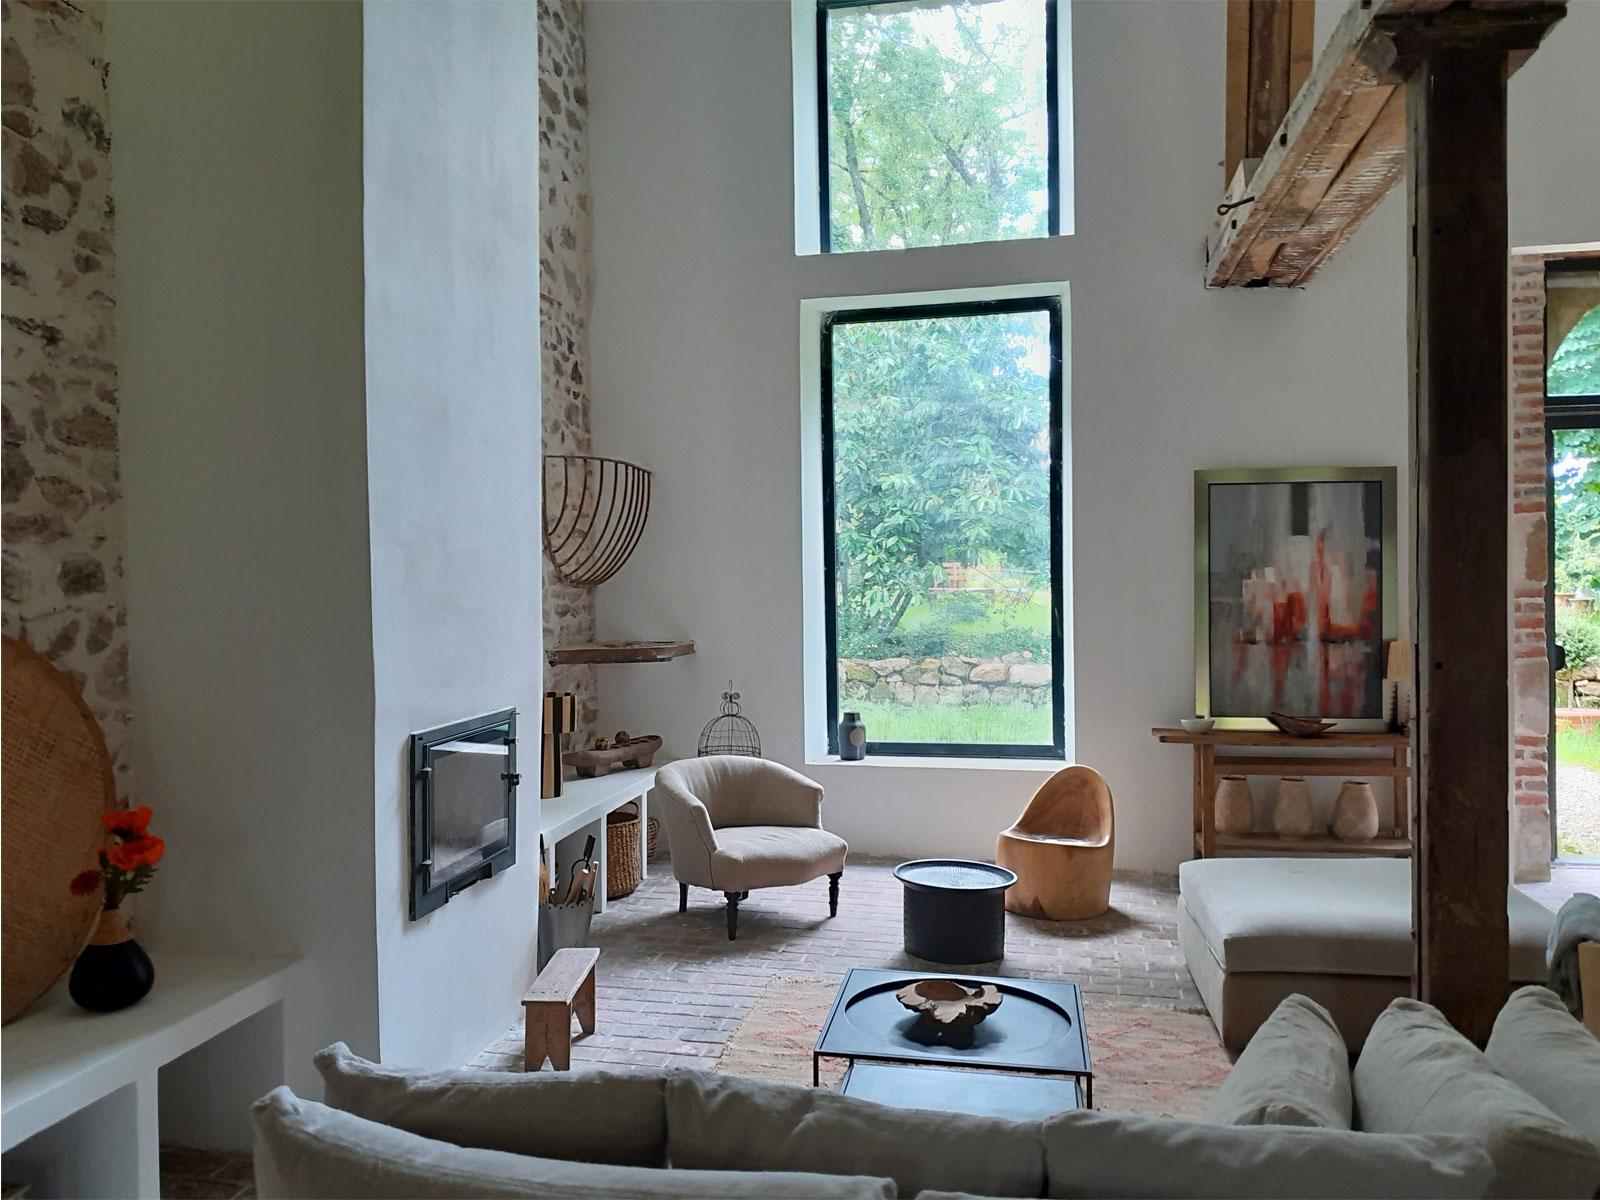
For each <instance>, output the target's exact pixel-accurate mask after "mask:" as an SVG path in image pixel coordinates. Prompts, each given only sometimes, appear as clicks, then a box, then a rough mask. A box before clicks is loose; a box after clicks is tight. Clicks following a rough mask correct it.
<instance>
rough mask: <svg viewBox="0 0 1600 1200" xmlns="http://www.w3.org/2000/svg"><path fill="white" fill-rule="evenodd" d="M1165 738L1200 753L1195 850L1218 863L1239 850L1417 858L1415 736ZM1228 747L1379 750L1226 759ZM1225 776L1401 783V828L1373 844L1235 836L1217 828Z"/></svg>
mask: <svg viewBox="0 0 1600 1200" xmlns="http://www.w3.org/2000/svg"><path fill="white" fill-rule="evenodd" d="M1150 732H1151V733H1152V734H1154V735H1155V738H1156V740H1157V741H1161V742H1168V743H1172V744H1176V745H1184V746H1191V747H1193V748H1194V853H1195V857H1197V858H1215V857H1217V855H1218V854H1222V853H1226V852H1228V851H1236V850H1253V851H1257V852H1260V851H1270V852H1271V853H1273V854H1295V853H1303V854H1382V855H1394V856H1408V855H1410V853H1411V804H1410V793H1411V762H1410V750H1411V735H1410V734H1409V733H1405V732H1401V733H1387V732H1379V733H1326V734H1323V735H1322V736H1321V737H1314V738H1302V737H1291V736H1290V735H1289V734H1287V733H1279V732H1278V731H1277V730H1275V729H1262V730H1256V729H1213V730H1212V731H1211V732H1210V733H1187V732H1185V731H1184V730H1182V729H1163V728H1159V727H1158V728H1155V729H1152V730H1151V731H1150ZM1219 747H1221V748H1223V749H1224V750H1231V749H1232V748H1234V747H1239V748H1242V749H1250V750H1286V749H1290V748H1293V749H1295V750H1300V751H1319V750H1320V751H1327V750H1371V751H1375V752H1376V753H1375V754H1374V755H1372V756H1368V757H1362V758H1355V757H1351V758H1338V757H1335V756H1332V755H1328V754H1316V753H1311V754H1305V755H1304V756H1300V755H1267V754H1234V753H1223V754H1218V753H1217V750H1218V748H1219ZM1219 775H1278V776H1283V775H1305V776H1311V775H1340V776H1345V777H1347V778H1356V779H1360V778H1367V777H1381V778H1386V779H1393V780H1394V821H1395V828H1392V829H1380V830H1378V836H1377V837H1375V838H1373V839H1371V840H1370V841H1362V842H1347V841H1345V840H1344V839H1342V838H1336V837H1334V836H1333V835H1331V834H1322V835H1319V836H1315V837H1303V838H1281V837H1279V836H1278V835H1277V834H1275V833H1272V832H1270V831H1267V832H1260V833H1252V834H1248V835H1246V836H1244V837H1230V836H1229V835H1227V834H1224V833H1218V832H1217V829H1216V805H1215V803H1214V800H1215V797H1216V794H1217V777H1218V776H1219Z"/></svg>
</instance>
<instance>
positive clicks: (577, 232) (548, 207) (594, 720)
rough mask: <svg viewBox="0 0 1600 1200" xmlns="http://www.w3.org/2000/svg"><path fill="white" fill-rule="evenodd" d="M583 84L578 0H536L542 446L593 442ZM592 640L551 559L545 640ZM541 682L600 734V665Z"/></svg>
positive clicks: (556, 672) (586, 617)
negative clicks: (574, 697) (572, 695)
mask: <svg viewBox="0 0 1600 1200" xmlns="http://www.w3.org/2000/svg"><path fill="white" fill-rule="evenodd" d="M587 84H588V73H587V65H586V61H585V52H584V40H583V4H582V0H539V188H540V195H539V236H540V250H539V291H540V295H541V306H540V314H541V320H540V333H539V338H540V344H541V354H542V359H543V363H542V365H543V371H542V384H543V391H544V398H543V404H544V452H545V453H546V454H589V453H591V452H592V450H593V443H592V440H591V436H590V426H589V305H590V294H591V288H592V284H593V280H594V254H593V238H594V219H593V214H592V213H591V211H590V207H589V94H588V91H587ZM594 640H595V623H594V590H593V589H592V588H575V587H568V586H567V585H565V584H563V583H561V582H560V581H559V580H558V579H556V577H555V574H554V572H553V571H552V570H551V567H550V562H549V559H548V557H547V558H546V559H545V564H544V642H545V646H546V647H552V646H562V645H573V644H576V643H582V642H592V641H594ZM545 687H547V688H551V689H555V690H557V691H564V692H576V693H577V694H578V729H579V732H580V733H584V734H590V735H593V734H594V733H596V732H598V729H599V696H598V692H597V678H596V670H595V668H594V667H546V669H545ZM574 744H577V742H576V739H574ZM583 744H587V742H586V741H585V742H584V743H583Z"/></svg>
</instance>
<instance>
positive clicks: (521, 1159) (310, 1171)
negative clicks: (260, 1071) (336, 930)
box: [254, 1087, 895, 1200]
mask: <svg viewBox="0 0 1600 1200" xmlns="http://www.w3.org/2000/svg"><path fill="white" fill-rule="evenodd" d="M254 1115H255V1127H256V1144H255V1167H256V1193H257V1195H259V1196H261V1197H262V1198H263V1200H271V1198H273V1197H281V1198H283V1200H320V1198H328V1200H342V1198H347V1197H348V1198H354V1200H388V1198H389V1197H422V1198H431V1197H454V1196H464V1197H479V1196H485V1197H487V1196H542V1197H550V1198H553V1200H568V1198H570V1200H590V1198H593V1200H603V1198H605V1197H663V1198H679V1197H681V1198H684V1200H688V1198H689V1197H700V1196H709V1197H719V1198H720V1197H746V1196H780V1197H813V1196H815V1197H841V1198H843V1197H875V1198H882V1197H893V1196H894V1194H895V1192H894V1182H893V1180H889V1179H867V1178H862V1177H860V1176H849V1175H820V1174H818V1175H805V1174H794V1173H787V1174H784V1173H780V1174H754V1173H751V1172H745V1171H670V1170H667V1169H666V1168H664V1167H617V1166H609V1165H600V1164H595V1163H575V1162H563V1161H560V1160H557V1159H550V1158H533V1157H529V1156H526V1155H521V1154H508V1153H506V1152H504V1151H501V1150H479V1149H474V1148H466V1147H462V1146H454V1145H451V1144H450V1143H449V1142H441V1141H435V1140H434V1139H432V1138H425V1137H419V1136H418V1135H416V1134H414V1133H407V1132H405V1131H404V1130H401V1129H392V1128H390V1127H389V1126H387V1125H382V1124H379V1123H378V1122H376V1121H368V1120H365V1119H363V1118H361V1117H358V1116H355V1115H354V1114H352V1113H347V1112H340V1111H339V1110H338V1109H334V1108H328V1107H327V1106H326V1105H322V1104H317V1103H315V1102H314V1101H310V1100H301V1099H299V1098H298V1097H296V1096H295V1095H294V1093H292V1092H291V1091H290V1090H289V1089H288V1088H286V1087H280V1088H277V1089H276V1090H274V1091H273V1092H271V1093H270V1094H269V1095H267V1096H266V1097H264V1098H263V1099H261V1100H258V1101H256V1104H255V1110H254Z"/></svg>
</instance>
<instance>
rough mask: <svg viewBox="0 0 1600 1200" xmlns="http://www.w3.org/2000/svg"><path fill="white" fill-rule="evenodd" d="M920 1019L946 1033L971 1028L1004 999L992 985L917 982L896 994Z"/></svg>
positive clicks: (951, 980)
mask: <svg viewBox="0 0 1600 1200" xmlns="http://www.w3.org/2000/svg"><path fill="white" fill-rule="evenodd" d="M895 999H897V1000H899V1001H900V1003H901V1004H904V1005H905V1006H906V1007H907V1008H909V1009H910V1010H911V1011H912V1012H914V1013H916V1014H917V1015H918V1016H919V1017H920V1018H921V1019H922V1020H924V1021H928V1022H931V1023H932V1024H934V1025H938V1026H940V1027H942V1028H944V1029H947V1030H958V1029H970V1028H971V1027H972V1026H974V1025H976V1024H978V1023H979V1022H980V1021H982V1020H983V1019H984V1018H985V1017H987V1016H988V1015H989V1014H990V1013H992V1012H993V1011H994V1010H995V1009H997V1008H999V1007H1000V1002H1001V1001H1002V1000H1004V999H1005V997H1004V996H1002V995H1001V994H1000V989H999V988H997V987H995V985H994V984H992V983H985V984H983V985H981V986H979V987H975V988H969V987H967V986H965V985H964V984H961V983H957V982H956V981H955V980H954V979H919V980H918V981H917V982H916V983H908V984H906V985H905V987H903V988H901V989H900V990H899V991H897V992H896V993H895Z"/></svg>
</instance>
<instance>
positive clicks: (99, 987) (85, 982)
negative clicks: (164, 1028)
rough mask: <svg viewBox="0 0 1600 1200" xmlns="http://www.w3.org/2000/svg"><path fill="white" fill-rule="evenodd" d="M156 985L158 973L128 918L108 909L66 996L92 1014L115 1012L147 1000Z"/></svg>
mask: <svg viewBox="0 0 1600 1200" xmlns="http://www.w3.org/2000/svg"><path fill="white" fill-rule="evenodd" d="M155 981H156V969H155V967H154V966H153V965H152V964H151V962H150V956H149V955H148V954H146V953H145V952H144V947H142V946H141V945H139V943H138V942H136V941H134V939H133V930H132V929H131V928H130V927H129V924H128V918H127V917H126V916H124V915H123V913H122V911H121V910H120V909H116V908H107V909H103V910H102V911H101V913H100V921H99V923H98V924H97V925H95V927H94V933H93V934H91V935H90V936H89V944H88V945H87V946H85V947H84V948H83V953H82V954H80V955H78V961H77V962H76V963H74V964H73V966H72V975H71V977H70V978H69V979H68V980H67V994H68V995H69V996H71V997H72V999H73V1002H74V1003H76V1004H77V1005H78V1006H79V1007H81V1008H87V1009H88V1010H89V1011H90V1012H116V1011H117V1010H118V1009H119V1008H127V1007H128V1006H129V1005H130V1004H136V1003H138V1002H139V1001H140V1000H142V999H144V996H145V993H147V992H148V991H149V990H150V988H151V985H153V984H154V983H155Z"/></svg>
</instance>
